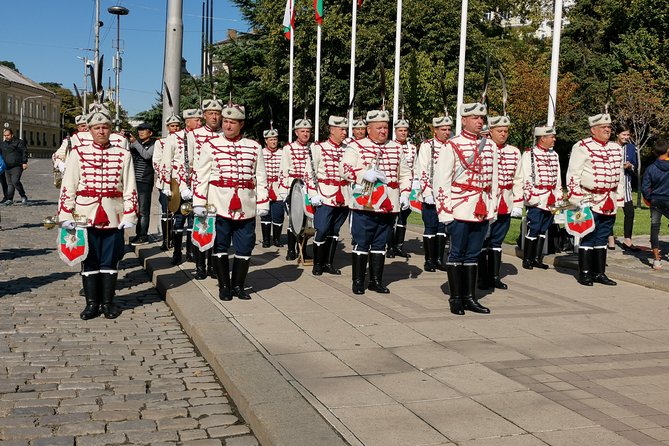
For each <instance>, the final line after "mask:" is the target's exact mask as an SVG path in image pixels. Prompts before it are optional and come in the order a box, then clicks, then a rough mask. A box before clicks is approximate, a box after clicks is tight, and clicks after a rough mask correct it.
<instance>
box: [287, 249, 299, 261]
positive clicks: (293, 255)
mask: <svg viewBox="0 0 669 446" xmlns="http://www.w3.org/2000/svg"><path fill="white" fill-rule="evenodd" d="M295 259H297V253H296V252H295V251H288V254H286V260H295Z"/></svg>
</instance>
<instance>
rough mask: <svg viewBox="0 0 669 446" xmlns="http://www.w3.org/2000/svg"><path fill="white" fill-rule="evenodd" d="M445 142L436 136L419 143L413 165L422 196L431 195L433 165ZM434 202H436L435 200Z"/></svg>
mask: <svg viewBox="0 0 669 446" xmlns="http://www.w3.org/2000/svg"><path fill="white" fill-rule="evenodd" d="M445 145H446V142H444V141H441V140H440V139H438V138H431V139H428V140H425V141H423V142H422V143H421V145H420V150H418V156H417V157H416V164H415V165H414V172H415V178H416V179H417V180H418V182H419V183H420V193H421V196H422V197H429V196H430V195H433V193H434V191H433V190H432V179H433V178H434V166H435V164H436V163H437V161H438V160H439V154H440V153H441V151H442V150H443V148H444V146H445ZM435 203H436V202H435Z"/></svg>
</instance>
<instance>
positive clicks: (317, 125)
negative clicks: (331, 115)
mask: <svg viewBox="0 0 669 446" xmlns="http://www.w3.org/2000/svg"><path fill="white" fill-rule="evenodd" d="M320 116H321V25H320V23H319V24H318V29H317V31H316V112H315V113H314V141H318V130H319V128H320Z"/></svg>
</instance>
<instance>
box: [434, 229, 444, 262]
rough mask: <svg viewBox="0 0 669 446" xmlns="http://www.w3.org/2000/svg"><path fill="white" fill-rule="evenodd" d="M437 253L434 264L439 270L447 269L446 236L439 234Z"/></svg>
mask: <svg viewBox="0 0 669 446" xmlns="http://www.w3.org/2000/svg"><path fill="white" fill-rule="evenodd" d="M436 239H437V242H436V249H437V251H436V253H435V256H434V264H435V266H436V267H437V269H438V270H439V271H446V262H444V254H445V253H446V236H445V235H442V234H437V237H436Z"/></svg>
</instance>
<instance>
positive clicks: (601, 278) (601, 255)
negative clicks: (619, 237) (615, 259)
mask: <svg viewBox="0 0 669 446" xmlns="http://www.w3.org/2000/svg"><path fill="white" fill-rule="evenodd" d="M593 251H594V256H593V260H594V262H593V267H592V274H593V277H592V280H593V282H597V283H601V284H602V285H608V286H615V285H618V283H617V282H616V281H614V280H611V279H609V278H608V277H607V276H606V274H605V272H606V254H607V253H606V251H607V249H606V248H604V249H601V248H595V249H593Z"/></svg>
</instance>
